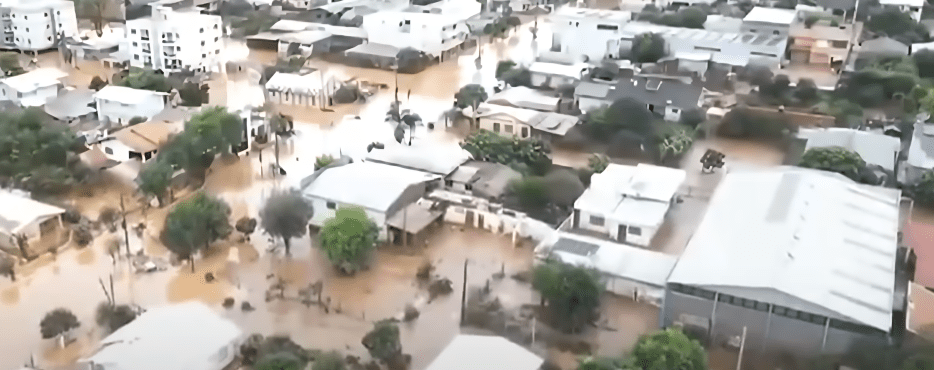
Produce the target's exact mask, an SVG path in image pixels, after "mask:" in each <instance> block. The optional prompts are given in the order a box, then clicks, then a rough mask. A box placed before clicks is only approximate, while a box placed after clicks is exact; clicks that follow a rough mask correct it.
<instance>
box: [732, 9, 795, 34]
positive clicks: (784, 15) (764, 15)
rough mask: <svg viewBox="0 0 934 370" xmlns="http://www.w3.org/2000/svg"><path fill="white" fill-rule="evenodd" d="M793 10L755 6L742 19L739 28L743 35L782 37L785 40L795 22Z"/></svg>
mask: <svg viewBox="0 0 934 370" xmlns="http://www.w3.org/2000/svg"><path fill="white" fill-rule="evenodd" d="M795 14H796V11H795V10H793V9H779V8H765V7H761V6H757V7H755V8H752V10H751V11H750V12H749V14H746V17H745V18H743V25H742V27H741V28H740V31H741V32H744V33H755V34H761V35H773V36H782V37H785V38H787V37H788V31H789V30H790V29H791V24H792V23H794V21H795Z"/></svg>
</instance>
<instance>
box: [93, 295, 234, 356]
mask: <svg viewBox="0 0 934 370" xmlns="http://www.w3.org/2000/svg"><path fill="white" fill-rule="evenodd" d="M244 339H245V336H244V334H243V331H242V330H240V328H238V327H237V325H236V324H234V323H233V322H232V321H230V320H228V319H226V318H224V317H223V316H221V315H219V314H217V313H216V312H214V310H212V309H211V308H210V307H208V306H206V305H205V304H203V303H201V302H197V301H190V302H186V303H181V304H175V305H171V306H164V307H157V308H151V309H147V310H146V311H144V312H143V313H142V314H140V315H139V316H138V317H137V318H136V319H134V320H133V321H131V322H130V323H129V324H126V325H124V326H123V327H121V328H120V329H117V331H115V332H113V333H112V334H110V335H108V336H107V338H104V340H102V341H101V343H100V344H99V345H98V349H97V350H96V352H95V353H94V355H92V356H91V357H89V358H87V359H83V360H81V361H80V363H84V364H88V366H89V367H91V368H92V369H94V370H124V369H134V370H165V369H197V370H222V369H225V368H227V366H228V365H230V363H231V362H233V360H234V358H236V357H237V354H238V353H239V351H240V345H241V344H242V343H243V341H244Z"/></svg>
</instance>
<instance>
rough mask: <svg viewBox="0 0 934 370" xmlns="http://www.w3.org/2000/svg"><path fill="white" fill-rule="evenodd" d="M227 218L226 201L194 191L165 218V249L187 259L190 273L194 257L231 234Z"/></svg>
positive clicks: (231, 229)
mask: <svg viewBox="0 0 934 370" xmlns="http://www.w3.org/2000/svg"><path fill="white" fill-rule="evenodd" d="M228 217H230V206H228V205H227V203H226V202H224V201H223V200H220V199H218V198H214V197H211V196H208V195H206V194H205V193H204V192H198V193H196V194H195V195H194V196H193V197H191V198H189V199H186V200H184V201H182V202H181V203H179V204H178V205H176V206H175V208H172V211H171V212H169V214H168V216H166V219H165V233H166V242H167V243H166V247H167V248H169V250H171V251H172V252H173V253H175V254H177V255H179V256H180V257H182V258H188V260H189V261H190V262H191V271H192V272H194V270H195V258H194V255H195V254H196V253H197V252H198V251H199V250H202V249H207V248H208V246H209V245H210V244H211V242H213V241H215V240H220V239H223V238H226V237H227V236H228V235H230V233H231V232H232V231H233V227H231V225H230V220H229V219H228Z"/></svg>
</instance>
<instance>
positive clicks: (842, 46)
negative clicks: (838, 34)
mask: <svg viewBox="0 0 934 370" xmlns="http://www.w3.org/2000/svg"><path fill="white" fill-rule="evenodd" d="M847 44H849V42H847V41H846V40H843V41H831V42H830V45H831V46H833V47H835V48H837V49H845V48H846V46H847Z"/></svg>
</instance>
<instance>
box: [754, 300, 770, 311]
mask: <svg viewBox="0 0 934 370" xmlns="http://www.w3.org/2000/svg"><path fill="white" fill-rule="evenodd" d="M756 311H762V312H769V305H768V303H765V302H756Z"/></svg>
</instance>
